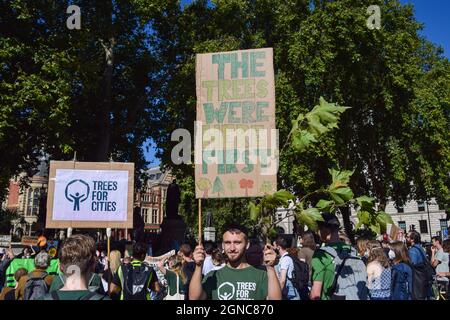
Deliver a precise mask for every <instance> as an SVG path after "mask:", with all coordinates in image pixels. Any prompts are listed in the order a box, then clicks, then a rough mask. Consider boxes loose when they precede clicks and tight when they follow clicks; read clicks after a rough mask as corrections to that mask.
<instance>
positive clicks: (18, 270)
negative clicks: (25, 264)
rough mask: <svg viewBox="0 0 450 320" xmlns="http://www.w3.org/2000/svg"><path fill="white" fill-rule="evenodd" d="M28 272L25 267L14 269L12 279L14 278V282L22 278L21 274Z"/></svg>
mask: <svg viewBox="0 0 450 320" xmlns="http://www.w3.org/2000/svg"><path fill="white" fill-rule="evenodd" d="M27 274H28V270H27V269H25V268H19V269H17V270H16V272H14V280H16V282H19V280H20V278H22V277H23V276H25V275H27Z"/></svg>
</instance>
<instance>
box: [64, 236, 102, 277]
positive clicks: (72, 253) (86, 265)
mask: <svg viewBox="0 0 450 320" xmlns="http://www.w3.org/2000/svg"><path fill="white" fill-rule="evenodd" d="M59 261H60V265H61V270H62V271H63V272H64V274H65V275H66V276H68V275H71V274H67V272H68V271H70V270H68V268H69V267H73V266H76V267H78V268H80V272H81V274H83V275H85V274H87V273H88V271H89V269H90V268H91V267H92V266H93V265H94V263H95V242H94V239H92V238H91V237H88V236H85V235H82V234H76V235H73V236H71V237H70V238H67V239H66V241H64V244H63V246H62V248H61V256H60V260H59Z"/></svg>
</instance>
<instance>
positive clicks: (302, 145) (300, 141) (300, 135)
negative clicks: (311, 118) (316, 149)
mask: <svg viewBox="0 0 450 320" xmlns="http://www.w3.org/2000/svg"><path fill="white" fill-rule="evenodd" d="M313 142H317V140H316V138H315V137H314V135H313V134H312V133H310V132H308V131H306V130H299V131H297V132H295V134H294V135H293V136H292V147H293V148H294V149H295V150H297V151H298V152H301V151H304V150H305V149H306V148H308V147H309V145H310V144H311V143H313Z"/></svg>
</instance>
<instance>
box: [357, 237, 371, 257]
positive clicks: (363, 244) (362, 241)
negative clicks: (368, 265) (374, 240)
mask: <svg viewBox="0 0 450 320" xmlns="http://www.w3.org/2000/svg"><path fill="white" fill-rule="evenodd" d="M368 242H369V239H367V238H358V240H356V247H357V248H358V253H359V255H360V256H364V253H365V252H366V249H367V243H368Z"/></svg>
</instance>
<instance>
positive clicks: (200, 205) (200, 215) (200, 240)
mask: <svg viewBox="0 0 450 320" xmlns="http://www.w3.org/2000/svg"><path fill="white" fill-rule="evenodd" d="M198 244H199V245H201V244H202V199H201V198H199V199H198Z"/></svg>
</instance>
